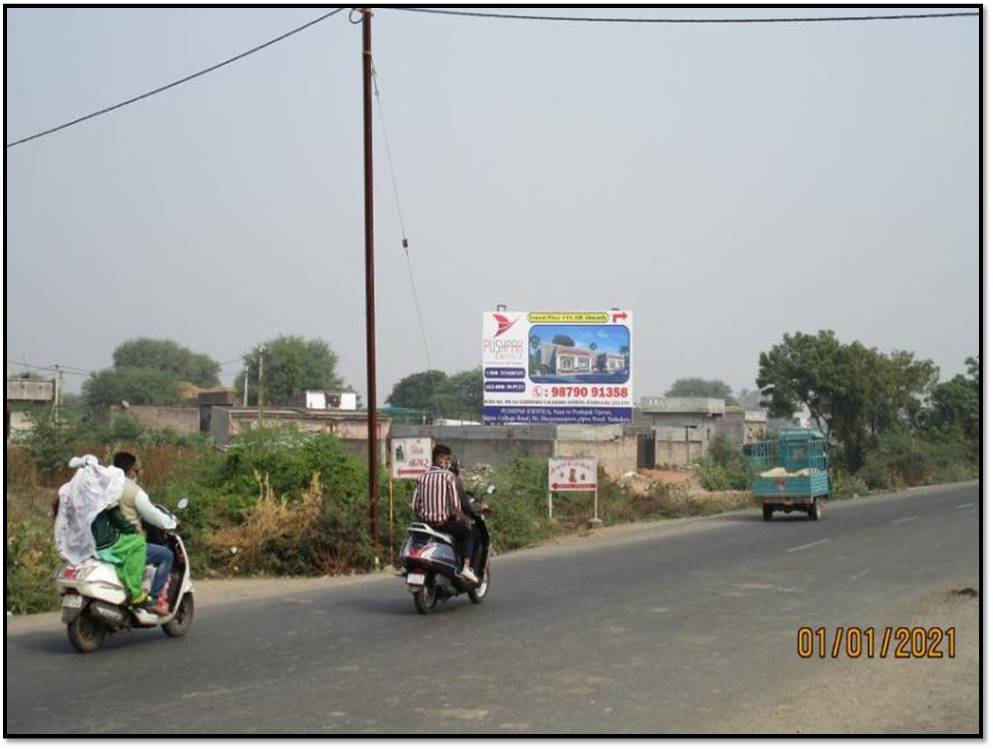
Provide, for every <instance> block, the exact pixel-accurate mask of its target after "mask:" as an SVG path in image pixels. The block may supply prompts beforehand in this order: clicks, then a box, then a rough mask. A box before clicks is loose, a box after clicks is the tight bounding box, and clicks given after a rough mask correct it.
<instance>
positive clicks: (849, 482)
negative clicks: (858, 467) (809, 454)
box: [831, 469, 869, 499]
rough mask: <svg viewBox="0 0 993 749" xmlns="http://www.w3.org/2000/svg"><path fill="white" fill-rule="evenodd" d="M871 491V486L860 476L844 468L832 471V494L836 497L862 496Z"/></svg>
mask: <svg viewBox="0 0 993 749" xmlns="http://www.w3.org/2000/svg"><path fill="white" fill-rule="evenodd" d="M868 493H869V487H868V486H866V484H865V482H864V481H863V480H862V479H861V478H859V477H858V476H852V475H851V474H848V473H845V471H843V470H840V469H839V470H837V471H832V473H831V496H832V497H833V498H835V499H850V498H851V497H862V496H865V495H866V494H868Z"/></svg>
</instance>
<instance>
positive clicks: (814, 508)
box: [807, 497, 824, 520]
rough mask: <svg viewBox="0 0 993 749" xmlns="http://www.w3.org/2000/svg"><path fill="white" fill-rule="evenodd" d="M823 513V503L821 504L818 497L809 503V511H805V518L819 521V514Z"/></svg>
mask: <svg viewBox="0 0 993 749" xmlns="http://www.w3.org/2000/svg"><path fill="white" fill-rule="evenodd" d="M823 512H824V508H823V502H821V498H820V497H814V499H813V500H812V501H811V503H810V509H809V510H807V516H808V517H809V518H810V519H811V520H820V519H821V514H822V513H823Z"/></svg>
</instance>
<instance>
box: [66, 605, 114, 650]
mask: <svg viewBox="0 0 993 749" xmlns="http://www.w3.org/2000/svg"><path fill="white" fill-rule="evenodd" d="M66 630H67V632H68V634H69V642H71V643H72V646H73V647H74V648H76V650H77V651H79V652H80V653H92V652H93V651H94V650H96V649H97V648H99V647H100V645H102V644H103V638H104V637H106V636H107V625H106V624H104V623H103V622H102V621H100V620H99V619H97V618H96V617H95V616H93V614H91V613H90V612H89V611H84V612H82V613H81V614H80V615H79V616H77V617H76V618H75V619H73V620H72V621H71V622H69V624H68V625H67V626H66Z"/></svg>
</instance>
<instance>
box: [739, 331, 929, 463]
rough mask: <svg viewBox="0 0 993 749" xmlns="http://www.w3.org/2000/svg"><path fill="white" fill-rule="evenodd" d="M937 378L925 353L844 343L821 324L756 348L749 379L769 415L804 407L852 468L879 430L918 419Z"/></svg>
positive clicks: (788, 413)
mask: <svg viewBox="0 0 993 749" xmlns="http://www.w3.org/2000/svg"><path fill="white" fill-rule="evenodd" d="M936 379H937V368H936V367H935V366H934V364H933V363H932V362H931V361H930V360H926V359H925V360H918V359H915V358H914V355H913V354H912V353H910V352H907V351H894V352H893V353H892V354H891V355H889V356H887V355H886V354H882V353H880V352H879V351H877V350H876V349H875V348H869V347H867V346H864V345H863V344H862V343H860V342H859V341H854V342H852V343H850V344H843V343H841V342H840V341H838V340H837V338H835V335H834V332H833V331H830V330H822V331H820V332H818V333H817V335H810V334H805V333H799V332H797V333H794V334H792V335H791V334H789V333H787V334H784V335H783V341H782V343H780V344H777V345H775V346H773V347H772V348H771V349H770V350H769V351H768V352H763V353H761V354H760V355H759V376H758V378H757V379H756V383H757V384H758V386H759V387H760V388H761V389H762V395H763V396H764V397H765V398H766V400H765V401H764V403H765V404H766V405H767V407H768V409H769V412H770V413H771V414H772V415H773V416H787V417H788V416H792V415H793V413H795V412H796V411H797V410H798V409H799V408H800V406H801V405H803V406H806V407H807V408H808V409H809V410H810V413H811V415H812V416H813V417H814V418H815V419H816V420H817V422H818V423H819V424H820V425H821V426H822V427H823V428H824V430H825V433H826V434H827V436H828V438H829V439H831V440H834V441H835V442H837V443H838V444H840V446H841V448H842V455H843V458H844V462H845V465H846V467H847V468H848V470H849V471H850V472H853V473H854V472H855V471H857V470H858V469H860V468H861V467H862V465H863V463H864V461H865V455H866V451H867V450H868V449H869V448H871V447H875V446H876V445H878V443H879V435H880V434H882V433H883V432H886V431H891V430H893V429H896V428H897V427H900V426H908V425H911V424H913V423H914V422H915V421H916V420H917V419H918V418H919V414H920V413H921V412H922V410H923V407H924V403H925V402H926V400H927V397H928V395H929V394H930V391H931V389H932V388H933V386H934V383H935V381H936Z"/></svg>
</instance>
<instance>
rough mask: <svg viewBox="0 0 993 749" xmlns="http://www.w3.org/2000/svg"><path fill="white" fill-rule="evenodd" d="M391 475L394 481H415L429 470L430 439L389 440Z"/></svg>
mask: <svg viewBox="0 0 993 749" xmlns="http://www.w3.org/2000/svg"><path fill="white" fill-rule="evenodd" d="M390 465H391V466H392V469H391V474H390V475H392V476H393V478H395V479H416V478H417V477H418V476H420V475H421V474H422V473H427V472H428V469H429V468H431V438H430V437H411V438H403V439H392V440H390Z"/></svg>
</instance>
